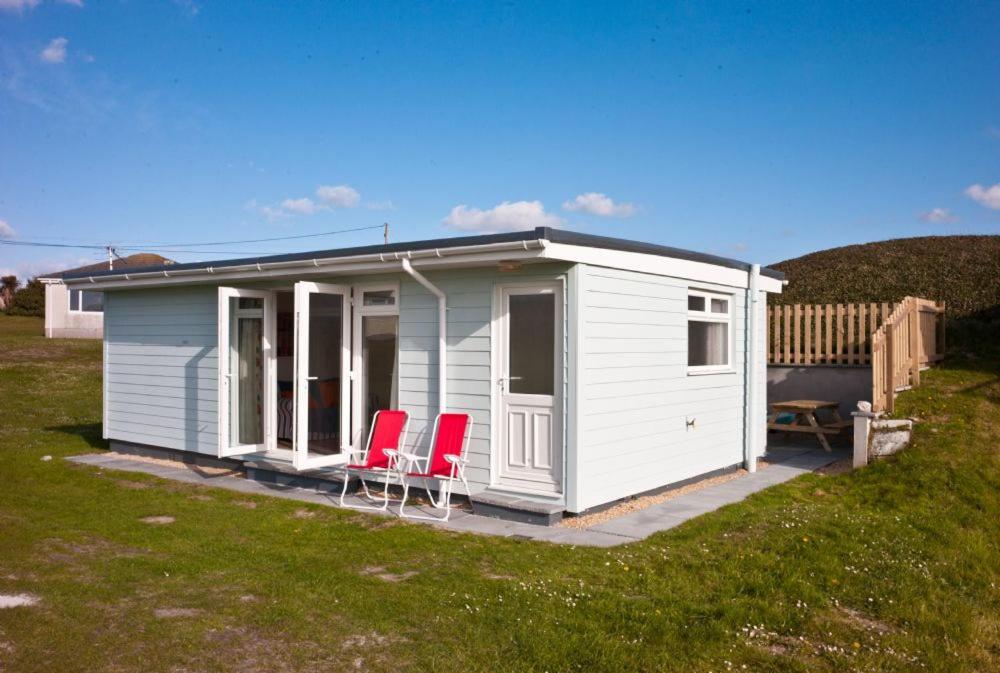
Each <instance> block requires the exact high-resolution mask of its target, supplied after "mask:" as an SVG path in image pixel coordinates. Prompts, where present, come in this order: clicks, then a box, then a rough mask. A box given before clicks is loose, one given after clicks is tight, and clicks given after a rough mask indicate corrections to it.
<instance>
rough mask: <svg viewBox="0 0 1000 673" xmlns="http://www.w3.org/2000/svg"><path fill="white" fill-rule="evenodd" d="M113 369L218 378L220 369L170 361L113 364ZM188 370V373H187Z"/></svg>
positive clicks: (116, 372)
mask: <svg viewBox="0 0 1000 673" xmlns="http://www.w3.org/2000/svg"><path fill="white" fill-rule="evenodd" d="M153 361H154V362H159V360H153ZM111 371H112V372H114V373H115V374H141V375H145V376H171V377H178V376H191V377H194V376H197V377H199V378H201V377H204V378H211V379H217V378H218V369H217V368H216V367H214V366H212V367H210V366H207V365H206V366H187V365H180V364H178V365H171V364H169V363H164V364H162V365H149V364H145V365H126V364H112V365H111ZM185 372H187V374H185Z"/></svg>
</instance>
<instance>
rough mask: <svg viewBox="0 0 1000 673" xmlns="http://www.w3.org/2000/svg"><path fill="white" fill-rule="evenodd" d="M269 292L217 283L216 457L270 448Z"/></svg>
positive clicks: (272, 387)
mask: <svg viewBox="0 0 1000 673" xmlns="http://www.w3.org/2000/svg"><path fill="white" fill-rule="evenodd" d="M273 312H274V294H273V293H271V292H267V291H262V290H246V289H242V288H231V287H220V288H219V310H218V332H219V350H218V363H219V365H218V366H219V402H218V404H219V456H220V457H225V456H238V455H242V454H246V453H254V452H258V451H267V450H269V449H271V448H273V447H274V444H275V433H274V423H273V405H274V398H275V383H274V372H275V369H274V351H273V344H274V318H273V315H274V313H273Z"/></svg>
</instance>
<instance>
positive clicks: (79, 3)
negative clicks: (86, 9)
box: [0, 0, 83, 13]
mask: <svg viewBox="0 0 1000 673" xmlns="http://www.w3.org/2000/svg"><path fill="white" fill-rule="evenodd" d="M59 2H60V3H61V4H63V5H73V6H74V7H83V0H59ZM39 4H41V0H0V11H7V12H17V13H21V12H23V11H24V10H26V9H34V8H35V7H37V6H38V5H39Z"/></svg>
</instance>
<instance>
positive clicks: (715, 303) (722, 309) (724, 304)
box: [712, 299, 729, 313]
mask: <svg viewBox="0 0 1000 673" xmlns="http://www.w3.org/2000/svg"><path fill="white" fill-rule="evenodd" d="M712 313H729V301H728V300H726V299H713V300H712Z"/></svg>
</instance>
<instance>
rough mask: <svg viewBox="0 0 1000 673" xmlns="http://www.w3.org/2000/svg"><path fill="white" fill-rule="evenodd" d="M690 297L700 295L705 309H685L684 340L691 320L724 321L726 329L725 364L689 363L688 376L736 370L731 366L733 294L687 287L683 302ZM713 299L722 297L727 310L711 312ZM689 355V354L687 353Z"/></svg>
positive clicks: (726, 372)
mask: <svg viewBox="0 0 1000 673" xmlns="http://www.w3.org/2000/svg"><path fill="white" fill-rule="evenodd" d="M691 297H701V298H703V299H704V300H705V310H704V311H694V310H691V309H690V308H689V309H688V310H687V320H686V321H685V324H684V328H685V337H684V338H685V340H686V339H688V338H689V336H688V335H689V334H690V333H691V330H690V329H689V328H688V323H690V322H691V321H692V320H693V321H695V322H714V323H724V324H725V325H727V329H726V364H724V365H691V364H688V366H687V373H688V375H689V376H697V375H701V374H728V373H732V372H734V371H736V369H735V367H734V366H733V295H731V294H726V293H724V292H712V291H710V290H699V289H696V288H688V291H687V295H686V297H685V299H684V300H685V302H689V301H690V298H691ZM713 299H723V300H725V301H726V302H727V304H726V307H727V308H728V310H727V311H726V312H725V313H712V300H713ZM687 345H688V349H687V351H688V353H689V354H690V350H691V344H690V343H688V344H687ZM689 357H690V355H689Z"/></svg>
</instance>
